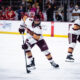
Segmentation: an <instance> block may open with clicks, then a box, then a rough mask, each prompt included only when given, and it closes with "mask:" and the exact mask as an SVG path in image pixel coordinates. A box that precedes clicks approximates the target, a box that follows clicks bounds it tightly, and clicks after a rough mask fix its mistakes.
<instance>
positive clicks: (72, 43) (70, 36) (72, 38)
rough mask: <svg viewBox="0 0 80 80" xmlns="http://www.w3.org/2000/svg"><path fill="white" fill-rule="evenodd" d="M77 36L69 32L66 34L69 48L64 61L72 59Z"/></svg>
mask: <svg viewBox="0 0 80 80" xmlns="http://www.w3.org/2000/svg"><path fill="white" fill-rule="evenodd" d="M77 37H78V36H77V35H76V34H71V33H69V34H68V39H69V48H68V55H67V57H66V61H74V58H73V50H74V48H75V45H76V42H77Z"/></svg>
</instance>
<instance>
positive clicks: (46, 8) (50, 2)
mask: <svg viewBox="0 0 80 80" xmlns="http://www.w3.org/2000/svg"><path fill="white" fill-rule="evenodd" d="M35 14H39V15H40V16H41V20H42V21H58V22H69V21H72V20H76V19H77V18H79V14H80V0H0V20H21V18H22V17H23V16H24V15H27V16H29V17H34V16H35Z"/></svg>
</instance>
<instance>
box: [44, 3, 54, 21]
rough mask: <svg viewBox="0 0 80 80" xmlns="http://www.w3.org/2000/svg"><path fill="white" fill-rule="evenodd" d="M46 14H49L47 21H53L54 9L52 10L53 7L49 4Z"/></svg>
mask: <svg viewBox="0 0 80 80" xmlns="http://www.w3.org/2000/svg"><path fill="white" fill-rule="evenodd" d="M46 14H47V21H53V20H54V19H53V9H52V5H51V4H49V5H48V9H47V11H46Z"/></svg>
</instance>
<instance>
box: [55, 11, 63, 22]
mask: <svg viewBox="0 0 80 80" xmlns="http://www.w3.org/2000/svg"><path fill="white" fill-rule="evenodd" d="M55 18H56V21H62V15H61V14H60V13H59V12H56V15H55Z"/></svg>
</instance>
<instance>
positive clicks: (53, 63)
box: [51, 61, 59, 68]
mask: <svg viewBox="0 0 80 80" xmlns="http://www.w3.org/2000/svg"><path fill="white" fill-rule="evenodd" d="M51 65H52V66H53V67H55V68H58V67H59V65H58V64H56V63H55V62H54V61H53V62H51Z"/></svg>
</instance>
